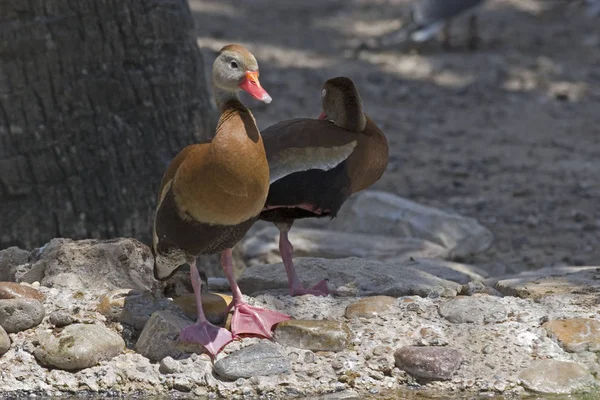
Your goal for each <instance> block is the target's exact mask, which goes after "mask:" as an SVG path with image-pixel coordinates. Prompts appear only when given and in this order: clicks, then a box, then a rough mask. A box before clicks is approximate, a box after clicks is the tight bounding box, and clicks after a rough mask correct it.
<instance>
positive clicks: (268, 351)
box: [215, 342, 291, 381]
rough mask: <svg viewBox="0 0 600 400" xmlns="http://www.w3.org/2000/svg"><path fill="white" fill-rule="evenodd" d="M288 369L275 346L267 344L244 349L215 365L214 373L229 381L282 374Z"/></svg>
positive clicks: (287, 361) (288, 364) (287, 363)
mask: <svg viewBox="0 0 600 400" xmlns="http://www.w3.org/2000/svg"><path fill="white" fill-rule="evenodd" d="M290 369H291V365H290V361H289V360H288V359H287V358H286V357H285V356H284V355H282V354H281V353H280V352H279V350H278V349H277V346H276V345H274V344H273V343H269V342H261V343H258V344H255V345H252V346H248V347H245V348H243V349H241V350H238V351H235V352H233V353H231V354H230V355H228V356H227V357H224V358H221V359H220V360H219V361H217V362H216V363H215V373H217V374H218V375H219V376H221V377H223V378H225V379H228V380H231V381H235V380H236V379H239V378H251V377H253V376H269V375H279V374H284V373H288V372H289V371H290Z"/></svg>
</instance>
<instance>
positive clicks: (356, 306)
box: [344, 296, 396, 319]
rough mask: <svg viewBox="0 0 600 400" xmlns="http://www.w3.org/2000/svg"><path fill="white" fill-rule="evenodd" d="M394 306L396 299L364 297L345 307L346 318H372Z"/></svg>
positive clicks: (389, 297)
mask: <svg viewBox="0 0 600 400" xmlns="http://www.w3.org/2000/svg"><path fill="white" fill-rule="evenodd" d="M395 305H396V298H395V297H391V296H373V297H365V298H363V299H360V300H358V301H356V302H355V303H352V304H350V305H348V307H346V312H345V314H344V315H345V316H346V318H348V319H350V318H355V317H356V318H373V317H376V316H377V315H379V314H382V313H385V312H387V311H389V310H390V309H392V308H393V306H395Z"/></svg>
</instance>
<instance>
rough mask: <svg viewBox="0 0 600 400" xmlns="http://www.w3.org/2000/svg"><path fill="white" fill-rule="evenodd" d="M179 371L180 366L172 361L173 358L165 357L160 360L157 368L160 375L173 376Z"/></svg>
mask: <svg viewBox="0 0 600 400" xmlns="http://www.w3.org/2000/svg"><path fill="white" fill-rule="evenodd" d="M180 369H181V364H180V363H179V361H177V360H174V359H173V357H170V356H169V357H165V358H163V359H162V360H160V365H159V367H158V371H159V372H160V373H161V374H174V373H175V372H179V370H180Z"/></svg>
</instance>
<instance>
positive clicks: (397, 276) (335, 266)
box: [238, 258, 461, 297]
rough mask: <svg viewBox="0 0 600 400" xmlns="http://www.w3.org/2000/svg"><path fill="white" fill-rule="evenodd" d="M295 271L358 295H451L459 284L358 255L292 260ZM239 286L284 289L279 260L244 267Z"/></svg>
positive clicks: (251, 289) (285, 283) (253, 289)
mask: <svg viewBox="0 0 600 400" xmlns="http://www.w3.org/2000/svg"><path fill="white" fill-rule="evenodd" d="M294 265H295V267H296V271H297V272H298V275H299V276H300V279H302V282H303V283H304V284H305V285H309V284H310V283H313V284H314V283H315V282H318V281H320V280H321V279H323V278H324V277H327V279H328V285H329V287H334V288H338V287H341V286H345V287H354V288H356V293H357V295H358V296H373V295H387V296H392V297H400V296H410V295H419V296H424V297H426V296H444V297H453V296H455V295H456V294H457V293H458V291H460V290H461V285H459V284H458V283H456V282H450V281H447V280H444V279H440V278H438V277H435V276H433V275H431V274H428V273H427V272H423V271H420V270H419V269H418V268H413V267H411V266H408V265H406V264H402V263H397V264H393V263H383V262H378V261H371V260H364V259H360V258H345V259H338V260H326V259H322V258H297V259H294ZM238 283H239V285H240V287H241V288H242V291H243V292H244V293H248V294H250V293H253V292H256V291H261V290H270V289H278V288H287V286H288V280H287V275H286V273H285V268H284V266H283V264H282V263H279V264H272V265H257V266H254V267H251V268H248V269H247V270H246V272H245V273H244V275H243V276H242V278H241V279H240V280H239V282H238Z"/></svg>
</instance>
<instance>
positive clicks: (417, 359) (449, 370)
mask: <svg viewBox="0 0 600 400" xmlns="http://www.w3.org/2000/svg"><path fill="white" fill-rule="evenodd" d="M394 358H395V360H396V366H397V367H398V368H400V369H402V370H404V371H406V372H407V373H409V374H410V375H412V376H414V377H415V378H423V379H431V380H446V379H450V378H452V375H453V374H454V372H455V371H456V370H457V369H458V367H460V363H461V362H462V355H461V354H460V352H459V351H458V350H455V349H452V348H448V347H420V346H406V347H402V348H400V349H398V350H396V352H395V353H394Z"/></svg>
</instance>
